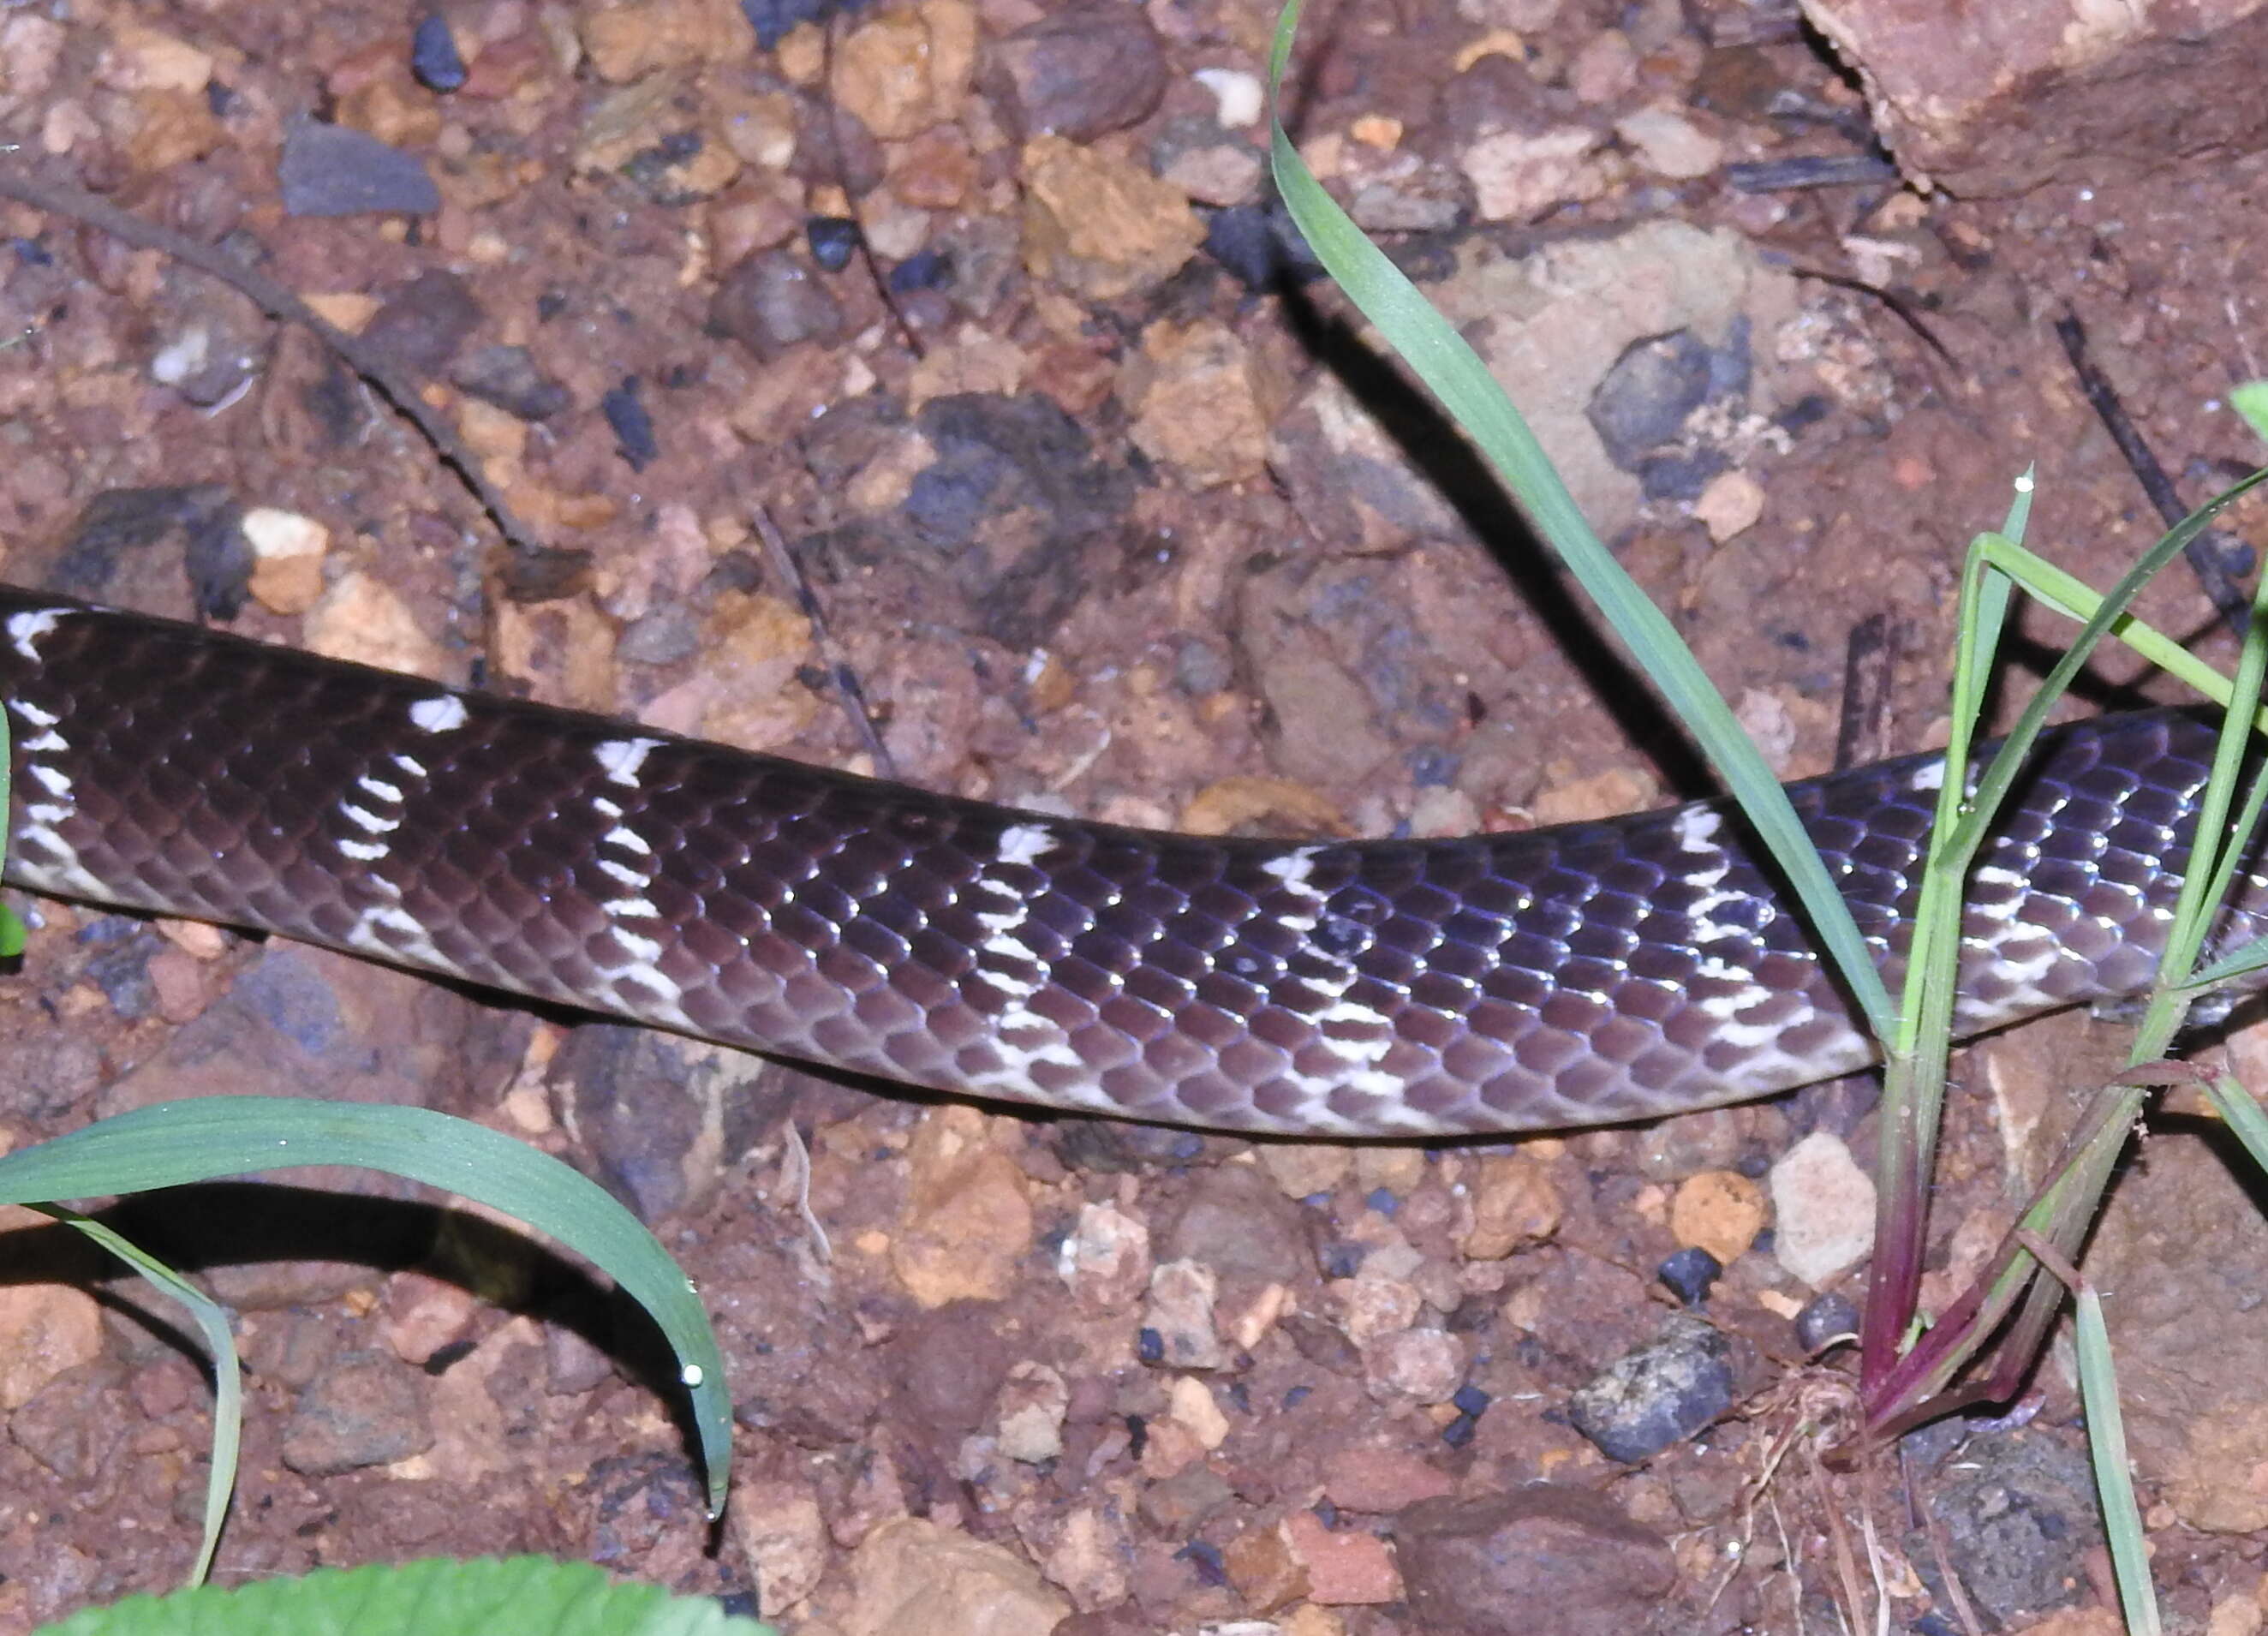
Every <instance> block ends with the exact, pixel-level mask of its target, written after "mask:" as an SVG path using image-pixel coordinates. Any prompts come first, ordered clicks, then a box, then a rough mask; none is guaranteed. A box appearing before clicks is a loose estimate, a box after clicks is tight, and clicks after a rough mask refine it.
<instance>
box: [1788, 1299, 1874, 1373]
mask: <svg viewBox="0 0 2268 1636" xmlns="http://www.w3.org/2000/svg"><path fill="white" fill-rule="evenodd" d="M1858 1333H1859V1308H1858V1307H1857V1305H1856V1304H1855V1303H1854V1302H1853V1301H1852V1299H1851V1298H1850V1297H1849V1296H1848V1295H1845V1294H1842V1293H1837V1292H1836V1291H1833V1290H1830V1291H1829V1292H1828V1293H1826V1294H1824V1295H1818V1296H1815V1297H1813V1298H1812V1300H1811V1301H1809V1302H1808V1303H1807V1304H1806V1305H1805V1307H1804V1308H1803V1310H1802V1311H1801V1312H1799V1313H1797V1314H1796V1315H1795V1344H1796V1345H1799V1346H1800V1347H1802V1348H1803V1355H1804V1356H1805V1357H1807V1358H1811V1357H1816V1356H1817V1355H1818V1354H1819V1353H1821V1352H1824V1351H1826V1350H1827V1349H1828V1348H1829V1347H1830V1346H1833V1345H1840V1344H1842V1343H1843V1342H1845V1341H1849V1340H1852V1339H1853V1338H1856V1337H1857V1335H1858Z"/></svg>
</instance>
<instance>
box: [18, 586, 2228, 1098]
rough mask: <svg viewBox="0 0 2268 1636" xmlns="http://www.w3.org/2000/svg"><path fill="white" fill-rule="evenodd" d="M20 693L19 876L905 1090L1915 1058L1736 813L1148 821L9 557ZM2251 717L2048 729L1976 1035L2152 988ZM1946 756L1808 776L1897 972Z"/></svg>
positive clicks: (1664, 1083) (1675, 1087)
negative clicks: (395, 661) (950, 785)
mask: <svg viewBox="0 0 2268 1636" xmlns="http://www.w3.org/2000/svg"><path fill="white" fill-rule="evenodd" d="M0 695H4V697H5V699H6V703H7V708H8V711H9V725H10V727H11V741H12V753H13V764H14V793H13V798H12V804H11V825H12V829H11V843H10V846H9V850H8V859H7V868H6V874H7V878H8V879H9V880H10V881H13V882H15V883H17V884H18V885H21V886H24V887H26V888H31V889H33V890H34V891H37V892H41V893H47V894H51V895H63V896H68V897H76V898H84V899H88V900H92V901H94V902H98V903H111V904H119V905H123V906H127V907H131V908H135V909H140V910H156V911H160V912H164V913H166V914H173V915H181V916H189V917H198V918H203V919H208V920H213V921H218V922H222V923H225V924H228V925H238V926H243V927H247V928H254V929H258V930H262V931H267V932H277V933H281V934H283V935H284V936H286V937H291V938H297V939H301V940H306V941H308V942H312V943H318V944H324V945H328V946H329V947H335V948H340V949H345V950H349V951H351V952H354V953H357V954H365V955H370V956H373V957H376V958H378V959H380V960H384V961H387V962H394V963H396V964H399V965H401V966H406V967H410V968H413V969H419V970H424V971H430V972H436V973H441V974H446V975H447V976H454V977H458V978H462V979H466V980H468V981H470V982H473V983H475V984H483V985H488V986H491V987H494V988H497V989H503V990H508V991H513V992H516V993H519V994H523V995H528V996H533V997H535V998H538V999H543V1000H549V1001H555V1002H558V1003H562V1004H564V1005H568V1006H576V1007H580V1008H584V1009H586V1010H590V1011H594V1012H600V1013H612V1014H615V1015H618V1016H622V1017H625V1018H629V1019H631V1020H633V1021H639V1022H643V1023H648V1024H652V1025H655V1026H658V1027H661V1028H671V1029H676V1030H681V1031H683V1032H685V1033H689V1034H692V1035H701V1036H703V1037H706V1038H710V1039H714V1040H718V1041H722V1042H725V1043H730V1044H734V1045H741V1046H748V1047H753V1048H755V1049H757V1050H764V1051H768V1052H774V1053H777V1054H781V1055H784V1056H788V1057H792V1058H803V1059H806V1060H808V1061H812V1062H816V1063H821V1064H828V1065H835V1066H837V1067H841V1068H845V1069H851V1070H855V1071H858V1072H864V1073H870V1074H874V1075H878V1076H880V1077H881V1078H884V1079H887V1080H896V1081H900V1082H902V1083H908V1084H914V1085H920V1086H926V1087H933V1088H936V1089H940V1090H946V1091H953V1092H961V1093H968V1094H979V1095H983V1096H989V1097H999V1098H1006V1099H1010V1100H1013V1101H1018V1102H1034V1103H1039V1104H1042V1105H1044V1106H1047V1107H1050V1108H1057V1109H1071V1110H1076V1111H1079V1112H1082V1113H1093V1114H1105V1115H1110V1116H1118V1117H1124V1118H1135V1119H1145V1120H1157V1121H1164V1122H1167V1123H1172V1124H1183V1125H1193V1126H1200V1127H1211V1128H1219V1129H1234V1130H1244V1131H1278V1132H1285V1133H1299V1134H1311V1135H1331V1136H1376V1135H1396V1136H1416V1135H1428V1134H1439V1133H1451V1132H1464V1133H1473V1132H1492V1131H1534V1130H1549V1129H1559V1128H1566V1127H1572V1126H1579V1125H1589V1124H1602V1123H1607V1122H1612V1121H1621V1120H1631V1119H1640V1118H1651V1117H1654V1116H1661V1115H1665V1114H1670V1113H1676V1112H1682V1111H1684V1110H1687V1109H1696V1108H1702V1107H1707V1106H1711V1105H1713V1104H1717V1103H1720V1102H1732V1101H1737V1100H1740V1099H1742V1098H1747V1097H1752V1096H1758V1095H1763V1094H1768V1093H1771V1092H1773V1091H1778V1090H1784V1089H1786V1088H1789V1087H1793V1086H1796V1085H1800V1084H1804V1083H1808V1082H1809V1081H1812V1080H1820V1079H1824V1078H1828V1077H1830V1076H1832V1075H1835V1074H1837V1073H1842V1072H1849V1071H1851V1070H1852V1069H1855V1068H1857V1067H1859V1066H1860V1065H1864V1064H1865V1063H1866V1062H1867V1061H1868V1060H1869V1059H1870V1058H1871V1056H1872V1052H1871V1050H1870V1049H1869V1047H1868V1046H1867V1042H1866V1040H1865V1039H1864V1038H1863V1036H1862V1035H1861V1034H1860V1033H1859V1030H1858V1029H1857V1028H1855V1027H1854V1026H1853V1023H1852V1013H1851V1012H1850V1010H1849V1008H1848V1006H1846V1004H1845V999H1844V997H1843V996H1842V994H1841V993H1840V992H1839V991H1838V990H1837V987H1836V985H1835V984H1834V983H1833V982H1832V981H1831V980H1830V977H1829V976H1828V975H1827V974H1826V972H1825V971H1824V970H1823V967H1822V965H1821V962H1820V960H1819V957H1818V955H1817V953H1816V951H1815V949H1814V948H1813V947H1812V945H1811V943H1810V940H1809V939H1808V936H1807V934H1806V932H1805V931H1804V929H1803V926H1802V923H1801V921H1800V918H1799V917H1797V916H1796V915H1794V914H1793V913H1792V912H1791V911H1790V910H1788V909H1787V908H1786V906H1785V904H1784V903H1782V902H1781V900H1780V898H1779V895H1778V889H1777V888H1776V887H1775V886H1774V885H1773V883H1772V880H1771V876H1770V875H1769V874H1768V873H1766V872H1765V871H1764V870H1762V869H1760V868H1759V867H1758V866H1757V865H1756V863H1755V861H1754V860H1753V859H1751V858H1750V856H1749V852H1748V851H1746V850H1745V848H1744V844H1743V842H1742V832H1741V828H1740V825H1739V822H1738V821H1737V819H1735V818H1734V817H1733V816H1732V815H1730V814H1728V813H1727V811H1726V810H1724V809H1722V808H1720V807H1717V806H1713V805H1708V804H1702V805H1696V806H1688V807H1678V808H1675V809H1672V810H1668V811H1663V812H1654V813H1646V814H1637V815H1634V816H1631V817H1627V818H1622V819H1617V820H1613V821H1610V822H1597V823H1583V824H1575V825H1570V826H1565V827H1561V828H1556V829H1536V830H1531V831H1528V832H1525V833H1518V834H1507V835H1487V836H1473V837H1470V838H1465V839H1453V840H1440V841H1362V842H1352V843H1345V844H1336V843H1335V844H1322V845H1300V844H1286V843H1280V842H1263V841H1251V840H1234V839H1227V840H1224V839H1213V838H1207V837H1200V836H1186V835H1176V834H1169V833H1160V832H1150V831H1144V830H1137V829H1121V828H1114V827H1112V826H1108V825H1104V824H1094V823H1084V822H1073V821H1070V820H1066V819H1064V818H1060V817H1054V816H1045V815H1039V814H1030V813H1023V812H1018V811H1015V810H1013V809H1010V808H1007V807H996V806H990V805H986V804H983V803H980V802H974V801H968V800H956V799H954V798H951V797H947V796H943V795H938V794H932V793H929V792H923V791H919V790H916V789H911V788H908V787H906V786H903V785H894V784H887V783H881V782H877V781H874V780H872V779H866V778H860V777H851V776H849V775H846V774H842V773H836V772H830V771H826V770H819V769H814V768H812V767H808V766H805V765H801V764H799V763H793V762H789V761H784V760H780V759H778V758H776V757H772V756H767V755H753V754H749V753H747V752H744V751H740V750H735V749H731V748H725V747H723V746H719V745H716V744H709V743H703V742H699V741H693V740H689V739H681V738H676V737H671V736H668V735H666V734H661V733H651V732H646V731H644V730H641V729H638V728H637V727H633V726H626V725H624V724H623V723H621V722H618V721H612V720H608V719H605V718H602V717H597V716H591V715H585V714H578V713H576V712H572V711H561V710H555V709H550V708H547V707H544V706H541V705H536V704H526V703H521V702H518V701H513V700H509V699H504V698H500V697H497V696H490V695H484V694H481V693H475V692H464V691H458V690H455V689H449V688H445V687H442V686H438V685H437V684H435V683H433V682H426V681H423V680H419V679H417V678H415V677H411V676H406V675H399V674H394V673H391V672H387V671H382V670H374V669H370V668H367V667H362V666H357V665H351V664H346V663H342V662H340V661H336V660H327V659H321V658H318V657H315V656H313V655H310V654H306V653H303V652H296V651H293V650H291V649H288V648H283V647H276V646H271V645H262V644H260V643H256V642H252V641H247V640H244V639H242V638H239V637H231V636H227V635H221V634H216V633H213V632H210V631H207V630H201V629H198V628H196V627H193V626H189V625H183V624H177V623H170V622H167V621H162V620H156V619H150V618H145V617H142V616H140V615H132V614H126V613H120V612H116V611H113V610H108V609H103V608H93V607H90V606H87V605H85V604H81V603H77V602H72V601H66V600H63V599H60V598H56V597H54V596H49V595H43V594H40V593H32V592H26V591H19V590H15V589H11V588H8V587H0ZM2212 748H2213V733H2212V729H2211V727H2210V726H2209V725H2207V724H2205V723H2204V722H2202V721H2200V720H2198V719H2193V718H2191V717H2190V716H2187V715H2183V714H2182V713H2179V712H2173V711H2165V712H2149V713H2144V714H2139V715H2133V716H2122V717H2108V718H2103V719H2098V720H2095V721H2093V722H2090V723H2086V724H2082V725H2080V726H2076V727H2072V728H2066V729H2064V730H2062V731H2060V732H2059V733H2057V734H2055V735H2053V736H2052V737H2051V739H2049V740H2048V741H2045V742H2044V743H2043V747H2042V749H2041V750H2040V752H2039V754H2038V755H2037V756H2036V763H2035V765H2034V766H2033V767H2032V769H2031V770H2029V773H2028V775H2027V777H2025V778H2024V780H2023V781H2022V783H2021V785H2020V788H2019V791H2018V793H2017V797H2016V799H2015V800H2014V802H2013V804H2012V806H2011V807H2009V809H2008V810H2007V812H2006V814H2004V816H2003V819H2002V822H2000V825H1999V832H1998V835H1997V836H1996V838H1995V839H1994V840H1993V841H1992V843H1991V844H1990V845H1989V847H1988V849H1987V851H1986V852H1985V856H1984V857H1983V859H1982V860H1981V863H1980V865H1979V866H1978V868H1977V871H1976V872H1975V874H1974V877H1973V883H1972V893H1971V896H1970V907H1969V910H1968V918H1967V923H1966V926H1965V932H1966V952H1965V957H1964V962H1963V968H1962V999H1961V1002H1960V1014H1959V1022H1960V1024H1961V1026H1962V1028H1963V1029H1964V1030H1965V1031H1970V1032H1974V1031H1976V1030H1979V1029H1983V1028H1992V1027H1994V1026H1997V1025H1999V1024H2001V1023H2005V1022H2007V1021H2014V1020H2015V1019H2017V1018H2019V1017H2021V1016H2024V1015H2026V1014H2029V1013H2033V1012H2036V1011H2041V1010H2045V1009H2049V1008H2052V1007H2054V1006H2062V1005H2067V1004H2071V1003H2073V1002H2076V1001H2083V1000H2088V999H2097V998H2101V997H2108V996H2114V995H2122V994H2128V993H2132V992H2134V991H2138V990H2139V989H2141V988H2142V987H2144V986H2145V985H2147V983H2148V982H2149V980H2150V977H2151V975H2152V972H2153V970H2154V962H2155V960H2156V955H2157V953H2158V949H2159V947H2160V946H2161V942H2162V940H2163V936H2164V929H2165V925H2166V920H2167V916H2168V912H2169V910H2170V908H2171V906H2172V903H2173V899H2174V895H2175V893H2176V890H2177V889H2178V887H2179V883H2180V874H2181V871H2182V869H2183V866H2184V864H2185V861H2186V856H2187V849H2188V836H2187V829H2186V826H2187V824H2188V823H2189V822H2191V816H2192V814H2193V811H2194V807H2195V804H2196V799H2197V795H2198V791H2199V789H2200V787H2201V786H2202V785H2203V782H2204V779H2205V770H2206V766H2207V763H2208V762H2209V760H2210V757H2211V754H2212ZM1943 771H1944V770H1943V763H1942V760H1941V758H1937V757H1931V756H1926V755H1925V756H1914V757H1909V758H1905V759H1902V760H1896V761H1889V762H1884V763H1879V764H1876V765H1874V766H1868V767H1862V768H1859V769H1856V770H1852V771H1849V772H1844V773H1838V774H1836V775H1834V776H1832V777H1825V778H1820V779H1815V780H1811V781H1808V782H1806V783H1802V784H1799V785H1792V786H1791V788H1790V793H1791V795H1792V796H1793V800H1794V802H1795V806H1796V809H1797V811H1798V813H1799V814H1800V816H1801V818H1802V820H1803V822H1804V824H1805V825H1806V827H1807V828H1808V830H1809V831H1810V834H1811V836H1812V837H1813V839H1814V840H1815V842H1816V843H1817V844H1818V846H1819V847H1820V849H1821V851H1823V853H1824V855H1825V856H1826V857H1827V859H1828V860H1829V862H1830V866H1831V868H1832V871H1833V873H1835V875H1836V877H1837V880H1838V881H1839V882H1840V884H1841V886H1842V888H1843V889H1844V891H1845V894H1846V895H1847V896H1848V898H1849V901H1850V903H1851V905H1852V909H1853V910H1854V911H1855V912H1856V914H1857V917H1858V920H1859V926H1860V929H1861V931H1863V932H1865V933H1866V934H1867V938H1868V940H1869V942H1870V944H1871V945H1872V947H1874V949H1875V951H1876V952H1877V954H1878V955H1879V956H1880V958H1881V962H1882V964H1883V966H1884V967H1885V968H1886V969H1887V970H1888V971H1889V973H1890V975H1893V976H1895V973H1896V967H1897V966H1898V965H1899V963H1900V960H1901V957H1902V950H1903V948H1904V940H1905V925H1906V917H1907V915H1908V914H1909V912H1910V910H1911V902H1912V899H1913V896H1914V893H1915V887H1916V875H1917V873H1918V866H1919V861H1920V857H1921V851H1922V847H1923V844H1924V841H1925V839H1926V834H1927V830H1928V827H1929V822H1930V814H1931V811H1932V808H1933V802H1934V800H1935V796H1936V791H1937V788H1938V785H1939V783H1940V780H1941V778H1942V777H1943ZM2256 911H2268V899H2264V900H2263V901H2260V902H2256V903H2252V904H2251V905H2250V907H2249V908H2248V907H2247V906H2245V905H2240V906H2239V908H2238V909H2237V910H2235V911H2232V913H2231V917H2230V919H2231V925H2229V926H2228V928H2225V929H2224V932H2223V935H2224V937H2227V936H2231V935H2235V934H2239V933H2243V932H2250V931H2252V930H2255V929H2257V927H2256Z"/></svg>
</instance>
